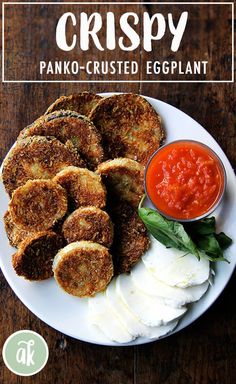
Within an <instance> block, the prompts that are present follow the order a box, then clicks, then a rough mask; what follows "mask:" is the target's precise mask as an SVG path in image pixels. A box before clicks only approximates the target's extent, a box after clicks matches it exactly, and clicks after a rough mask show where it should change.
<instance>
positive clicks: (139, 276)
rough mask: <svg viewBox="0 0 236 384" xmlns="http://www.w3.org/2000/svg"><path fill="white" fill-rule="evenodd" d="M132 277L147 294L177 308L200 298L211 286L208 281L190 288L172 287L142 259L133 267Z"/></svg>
mask: <svg viewBox="0 0 236 384" xmlns="http://www.w3.org/2000/svg"><path fill="white" fill-rule="evenodd" d="M131 277H132V280H133V282H134V283H135V285H136V286H137V287H138V288H139V289H140V290H141V291H143V292H144V293H146V294H147V295H151V296H157V297H162V298H163V300H164V303H165V304H167V305H171V306H173V307H175V308H180V307H182V306H183V305H186V304H188V303H192V302H194V301H197V300H199V299H200V298H201V297H202V296H203V295H204V293H205V292H206V290H207V288H208V286H209V282H208V281H206V282H205V283H203V284H201V285H194V286H192V287H188V288H178V287H171V286H170V285H167V284H165V283H163V282H161V281H160V280H158V279H157V278H156V277H154V275H153V274H152V273H151V272H150V270H148V269H147V268H146V267H145V265H144V263H143V262H142V261H140V262H139V263H138V264H137V265H136V266H135V267H134V268H133V269H132V271H131Z"/></svg>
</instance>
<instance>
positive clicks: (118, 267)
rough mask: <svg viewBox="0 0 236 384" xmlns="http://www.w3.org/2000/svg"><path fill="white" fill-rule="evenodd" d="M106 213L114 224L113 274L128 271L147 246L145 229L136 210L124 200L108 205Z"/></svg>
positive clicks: (148, 241) (148, 243) (147, 240)
mask: <svg viewBox="0 0 236 384" xmlns="http://www.w3.org/2000/svg"><path fill="white" fill-rule="evenodd" d="M108 213H109V215H110V217H111V219H112V222H113V224H114V239H113V244H112V247H111V254H112V256H113V262H114V270H115V274H120V273H124V272H129V271H130V270H131V268H132V267H133V266H134V265H135V264H136V263H137V262H138V261H139V260H140V258H141V257H142V256H143V254H144V253H145V251H146V250H147V249H148V248H149V245H150V240H149V237H148V234H147V230H146V228H145V226H144V224H143V222H142V221H141V219H140V218H139V216H138V213H137V211H136V210H135V209H134V208H133V207H131V205H129V204H127V203H125V202H120V203H118V204H117V205H113V206H110V207H109V210H108Z"/></svg>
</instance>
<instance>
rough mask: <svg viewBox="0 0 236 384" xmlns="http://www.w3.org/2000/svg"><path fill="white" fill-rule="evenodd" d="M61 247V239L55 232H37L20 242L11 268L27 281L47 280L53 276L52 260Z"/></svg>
mask: <svg viewBox="0 0 236 384" xmlns="http://www.w3.org/2000/svg"><path fill="white" fill-rule="evenodd" d="M63 246H64V240H63V237H62V236H60V235H58V234H56V233H55V232H52V231H45V232H38V233H36V234H35V235H32V236H29V237H27V238H26V239H25V240H24V241H23V242H21V244H20V247H19V249H18V251H17V252H16V253H15V254H14V255H13V258H12V265H13V268H14V270H15V271H16V273H17V275H19V276H22V277H24V278H25V279H27V280H32V281H35V280H45V279H48V278H49V277H52V276H53V271H52V264H53V258H54V256H55V255H56V254H57V252H58V251H59V250H60V249H61V248H63Z"/></svg>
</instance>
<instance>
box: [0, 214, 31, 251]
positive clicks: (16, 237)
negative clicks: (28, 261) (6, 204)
mask: <svg viewBox="0 0 236 384" xmlns="http://www.w3.org/2000/svg"><path fill="white" fill-rule="evenodd" d="M3 220H4V225H5V230H6V234H7V237H8V240H9V243H10V245H12V246H13V247H16V248H17V247H18V245H19V244H20V243H21V242H22V241H23V240H25V239H26V237H28V236H32V235H34V234H35V232H29V231H25V230H23V229H20V228H18V227H17V226H16V225H15V224H14V222H13V220H12V218H11V215H10V212H9V210H7V211H6V213H5V215H4V217H3Z"/></svg>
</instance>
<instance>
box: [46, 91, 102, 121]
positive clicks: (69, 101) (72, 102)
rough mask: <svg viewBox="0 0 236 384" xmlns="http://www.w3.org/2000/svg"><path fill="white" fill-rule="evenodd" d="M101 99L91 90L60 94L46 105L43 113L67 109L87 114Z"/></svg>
mask: <svg viewBox="0 0 236 384" xmlns="http://www.w3.org/2000/svg"><path fill="white" fill-rule="evenodd" d="M101 99H102V97H101V96H99V95H95V94H94V93H91V92H81V93H74V94H73V95H70V96H61V97H59V99H57V100H56V101H54V103H53V104H52V105H50V107H48V109H47V111H46V112H45V114H48V113H50V112H53V111H56V110H58V109H69V110H71V111H76V112H78V113H80V114H81V115H85V116H88V115H89V113H90V112H91V111H92V110H93V108H94V107H96V105H97V103H98V102H99V101H100V100H101Z"/></svg>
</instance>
